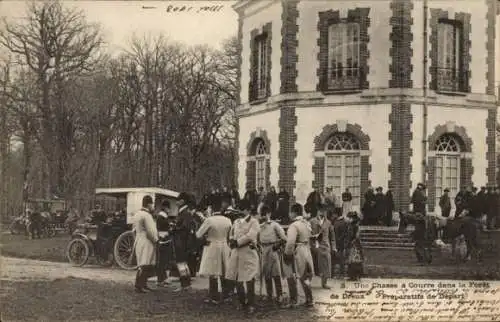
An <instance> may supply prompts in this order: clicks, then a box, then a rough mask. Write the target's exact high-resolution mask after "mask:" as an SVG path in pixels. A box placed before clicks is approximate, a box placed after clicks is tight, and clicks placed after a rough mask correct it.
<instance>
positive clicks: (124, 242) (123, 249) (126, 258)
mask: <svg viewBox="0 0 500 322" xmlns="http://www.w3.org/2000/svg"><path fill="white" fill-rule="evenodd" d="M134 241H135V236H134V233H133V232H132V231H126V232H124V233H122V234H121V235H120V236H118V238H117V239H116V241H115V247H114V252H113V254H114V257H115V262H116V263H117V264H118V266H120V267H121V268H123V269H127V270H133V269H136V268H137V260H136V258H135V254H134Z"/></svg>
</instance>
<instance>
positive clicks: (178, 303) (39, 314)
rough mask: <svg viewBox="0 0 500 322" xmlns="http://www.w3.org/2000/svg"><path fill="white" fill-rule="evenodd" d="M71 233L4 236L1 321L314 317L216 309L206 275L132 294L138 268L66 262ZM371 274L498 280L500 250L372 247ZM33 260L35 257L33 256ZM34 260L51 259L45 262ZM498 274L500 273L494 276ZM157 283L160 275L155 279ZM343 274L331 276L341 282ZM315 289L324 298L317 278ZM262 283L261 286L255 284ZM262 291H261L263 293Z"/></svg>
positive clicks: (267, 309)
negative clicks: (476, 257) (461, 255)
mask: <svg viewBox="0 0 500 322" xmlns="http://www.w3.org/2000/svg"><path fill="white" fill-rule="evenodd" d="M68 241H69V237H68V236H59V237H56V238H52V239H42V240H29V239H26V238H25V237H24V236H11V235H8V234H3V235H2V236H1V242H2V245H1V246H2V255H3V256H13V257H17V258H13V257H1V258H0V260H1V262H0V271H1V275H0V284H1V285H0V312H1V319H0V320H1V321H67V320H71V321H89V320H92V321H104V320H106V321H109V320H111V321H193V320H200V319H202V320H204V321H218V322H220V321H234V320H241V319H246V320H260V321H283V320H288V321H297V320H300V321H311V320H315V314H316V313H315V311H314V310H307V309H296V310H292V311H290V310H280V309H277V308H276V307H273V306H269V305H266V304H265V302H264V301H262V300H259V308H258V310H257V314H256V315H255V316H253V317H245V316H244V315H242V312H240V311H237V310H236V309H235V307H236V305H235V303H233V304H225V305H222V306H219V307H213V306H210V305H208V304H205V303H204V302H203V299H204V298H205V297H206V295H207V292H206V289H207V284H208V283H207V280H206V279H203V278H196V279H195V280H194V283H193V287H194V290H193V291H192V292H191V293H189V294H176V293H173V292H172V288H173V287H176V286H178V284H177V283H175V282H174V283H173V285H172V287H169V288H161V289H158V290H156V291H155V292H153V293H149V294H144V295H139V294H136V293H134V292H133V280H134V275H135V272H134V271H125V270H121V269H116V268H111V269H110V268H101V267H98V266H92V265H87V266H84V267H72V266H71V265H70V264H68V263H65V261H66V259H65V255H64V250H65V247H66V245H67V243H68ZM365 255H366V265H365V273H366V275H367V276H368V277H369V278H365V279H364V280H370V279H371V278H379V277H383V278H398V277H400V278H401V277H406V278H411V277H413V278H433V279H476V280H481V279H496V280H498V279H499V278H498V271H499V270H500V269H499V267H500V264H499V262H498V261H499V259H498V256H487V258H486V260H487V261H486V262H485V263H483V264H477V263H473V262H469V263H466V264H454V263H453V262H452V261H451V259H450V258H449V257H446V256H443V254H441V255H440V254H436V260H435V261H434V263H433V264H432V265H431V266H417V265H416V263H415V258H414V255H413V253H412V252H411V251H390V250H383V251H381V250H366V252H365ZM30 258H32V259H30ZM33 258H34V259H46V260H50V261H40V260H33ZM495 272H496V274H497V275H495ZM151 280H152V281H151V282H153V284H154V278H152V279H151ZM340 281H341V280H338V279H337V280H332V281H331V285H332V286H333V287H338V285H337V284H338V283H340ZM313 286H314V293H315V294H316V295H317V296H322V295H321V292H322V290H321V289H320V288H319V281H318V280H317V279H315V281H313ZM258 289H259V288H258V287H257V290H258ZM257 292H258V291H257Z"/></svg>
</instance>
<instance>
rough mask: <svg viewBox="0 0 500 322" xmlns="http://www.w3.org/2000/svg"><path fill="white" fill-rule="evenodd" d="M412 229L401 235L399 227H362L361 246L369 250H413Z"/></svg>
mask: <svg viewBox="0 0 500 322" xmlns="http://www.w3.org/2000/svg"><path fill="white" fill-rule="evenodd" d="M408 228H410V227H408ZM411 228H413V227H411ZM411 228H410V229H407V231H406V232H405V233H399V231H398V227H382V226H381V227H379V226H375V227H370V226H361V229H360V236H361V244H362V245H363V247H364V248H368V249H382V250H383V249H394V250H412V249H413V240H412V238H411V235H410V234H411V230H412V229H411Z"/></svg>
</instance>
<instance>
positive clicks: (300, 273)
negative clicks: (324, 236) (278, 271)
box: [283, 204, 314, 307]
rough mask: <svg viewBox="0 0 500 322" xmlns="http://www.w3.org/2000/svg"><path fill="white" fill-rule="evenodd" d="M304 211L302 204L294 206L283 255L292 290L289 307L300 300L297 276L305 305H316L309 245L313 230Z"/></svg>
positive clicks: (289, 285)
mask: <svg viewBox="0 0 500 322" xmlns="http://www.w3.org/2000/svg"><path fill="white" fill-rule="evenodd" d="M302 213H303V211H302V206H301V205H300V204H295V205H293V206H292V208H291V213H290V217H291V219H292V221H293V222H292V223H291V224H290V226H289V227H288V231H287V240H286V245H285V251H284V255H283V262H284V264H285V265H284V268H283V270H284V273H285V276H286V277H287V282H288V288H289V292H290V303H289V305H288V306H289V307H295V306H296V305H297V301H298V292H297V281H296V278H298V279H299V280H300V283H301V284H302V288H303V290H304V295H305V297H306V303H305V305H306V306H307V307H312V306H313V305H314V303H313V296H312V289H311V280H312V277H313V273H314V265H313V259H312V255H311V249H310V246H309V239H310V238H311V230H310V226H309V223H308V221H307V220H306V219H305V218H304V217H302Z"/></svg>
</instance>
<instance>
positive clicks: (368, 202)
mask: <svg viewBox="0 0 500 322" xmlns="http://www.w3.org/2000/svg"><path fill="white" fill-rule="evenodd" d="M374 208H375V193H374V192H373V188H372V187H368V190H366V192H365V202H364V204H363V209H362V210H363V217H364V218H363V221H364V223H365V224H369V223H370V222H371V221H373V215H374V214H373V211H374Z"/></svg>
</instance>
